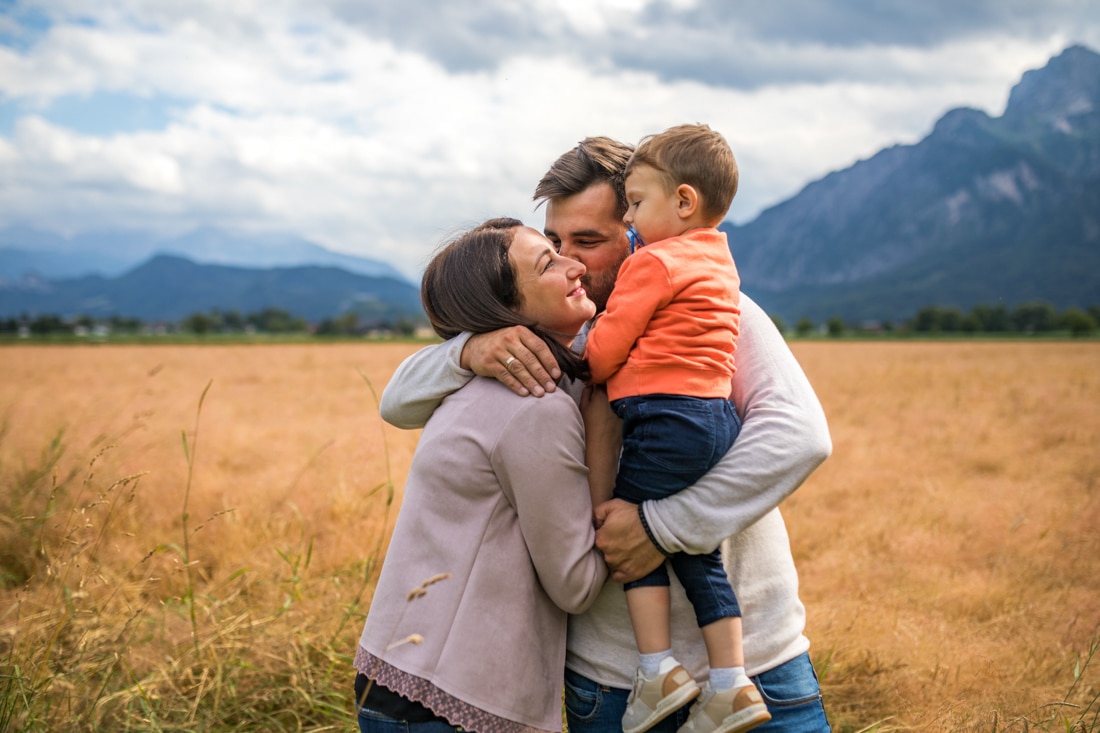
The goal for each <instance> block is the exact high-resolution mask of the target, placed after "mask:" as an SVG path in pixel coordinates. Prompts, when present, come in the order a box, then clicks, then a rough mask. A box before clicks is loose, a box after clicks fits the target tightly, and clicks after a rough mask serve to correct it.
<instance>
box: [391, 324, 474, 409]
mask: <svg viewBox="0 0 1100 733" xmlns="http://www.w3.org/2000/svg"><path fill="white" fill-rule="evenodd" d="M469 339H470V335H469V334H466V333H464V334H460V335H458V336H455V337H454V338H453V339H450V340H449V341H444V342H443V343H441V344H432V345H431V346H425V347H424V348H422V349H420V350H419V351H417V352H416V353H415V354H413V355H412V356H410V357H408V358H407V359H405V361H403V362H401V365H400V366H398V367H397V370H396V371H395V372H394V373H393V376H392V377H390V381H389V384H387V385H386V388H385V389H384V390H382V399H381V400H380V401H379V405H378V410H379V412H380V413H381V415H382V419H383V420H385V421H386V422H388V423H389V424H390V425H393V426H394V427H398V428H404V429H406V430H412V429H415V428H422V427H424V424H425V423H427V422H428V418H430V417H431V416H432V413H433V412H435V408H437V407H439V403H440V402H442V401H443V398H444V397H446V396H447V395H449V394H451V393H452V392H457V391H458V390H460V389H462V388H463V387H464V386H466V383H467V382H469V381H470V380H471V379H473V378H474V373H473V372H472V371H470V370H469V369H463V368H462V366H461V363H460V362H461V355H462V349H463V347H464V346H465V345H466V342H467V341H468V340H469Z"/></svg>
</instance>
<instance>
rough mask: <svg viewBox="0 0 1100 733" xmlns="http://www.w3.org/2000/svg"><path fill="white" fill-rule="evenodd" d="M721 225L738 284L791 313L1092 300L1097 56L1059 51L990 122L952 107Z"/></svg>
mask: <svg viewBox="0 0 1100 733" xmlns="http://www.w3.org/2000/svg"><path fill="white" fill-rule="evenodd" d="M722 228H723V229H724V230H725V231H726V232H727V233H728V234H729V237H730V249H731V251H732V252H733V255H734V258H735V259H736V260H737V264H738V268H739V270H740V273H741V277H742V287H743V288H744V290H745V292H746V293H748V294H749V295H751V296H753V297H754V298H755V299H756V300H757V301H758V302H759V303H760V304H761V305H762V306H763V307H764V308H765V309H766V310H768V312H769V313H772V314H773V315H778V316H780V317H783V318H785V319H788V320H791V319H798V318H802V317H809V318H811V319H812V320H814V321H815V322H818V323H820V322H822V321H824V320H825V319H826V318H828V317H831V316H840V317H842V318H845V319H846V320H849V321H857V320H865V319H904V318H909V317H911V316H912V315H913V314H914V312H915V311H916V310H918V309H920V308H921V307H923V306H927V305H940V306H954V307H959V308H963V309H966V308H969V307H973V306H974V305H977V304H981V303H984V304H989V305H996V304H1004V305H1006V306H1013V305H1017V304H1020V303H1023V302H1026V301H1030V300H1044V301H1047V302H1049V303H1051V304H1052V305H1055V306H1056V307H1060V308H1065V307H1069V306H1078V307H1087V306H1091V305H1097V304H1100V55H1097V54H1096V53H1095V52H1093V51H1091V50H1089V49H1087V48H1085V47H1083V46H1073V47H1070V48H1068V49H1066V50H1065V51H1064V52H1063V53H1062V54H1060V55H1059V56H1056V57H1055V58H1053V59H1051V60H1050V62H1049V63H1048V64H1047V66H1046V67H1044V68H1042V69H1038V70H1033V71H1029V72H1027V73H1026V74H1024V76H1023V78H1022V79H1021V81H1020V82H1019V83H1018V84H1017V85H1016V86H1015V87H1014V88H1013V90H1012V93H1011V95H1010V97H1009V101H1008V104H1007V105H1006V108H1005V112H1004V114H1003V115H1002V116H1001V117H999V118H991V117H989V116H988V115H987V114H985V113H984V112H981V111H979V110H974V109H955V110H952V111H950V112H948V113H947V114H945V115H944V116H943V117H942V118H941V119H940V120H939V121H938V122H937V123H936V125H935V128H934V129H933V131H932V132H931V134H929V135H928V136H927V137H926V138H925V139H924V140H922V141H920V142H919V143H917V144H915V145H897V146H893V147H891V148H887V149H885V150H883V151H881V152H879V153H878V154H876V155H874V156H873V157H871V158H870V159H868V160H864V161H860V162H858V163H856V164H855V165H853V166H851V167H849V168H847V169H845V170H843V171H839V172H835V173H831V174H829V175H827V176H825V177H824V178H822V179H821V180H818V181H815V182H813V183H810V184H809V185H807V186H806V187H805V188H804V189H803V190H802V191H801V192H800V193H799V194H798V195H796V196H794V197H793V198H791V199H788V200H787V201H785V202H783V203H780V204H778V205H777V206H774V207H772V208H770V209H768V210H766V211H764V212H763V213H762V214H761V215H760V216H759V217H757V218H756V219H755V220H753V221H752V222H749V223H747V224H744V225H741V226H734V225H729V224H724V225H723V226H722Z"/></svg>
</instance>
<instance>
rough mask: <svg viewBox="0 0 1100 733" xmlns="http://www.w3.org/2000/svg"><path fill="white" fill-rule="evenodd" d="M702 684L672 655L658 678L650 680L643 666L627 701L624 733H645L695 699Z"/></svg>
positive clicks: (662, 661)
mask: <svg viewBox="0 0 1100 733" xmlns="http://www.w3.org/2000/svg"><path fill="white" fill-rule="evenodd" d="M698 694H699V685H697V684H695V680H693V679H692V678H691V675H690V674H688V673H687V670H686V669H684V668H683V667H681V666H680V663H679V662H677V661H676V660H675V659H673V658H672V657H668V658H666V659H663V660H661V666H660V668H659V671H658V674H657V677H656V679H652V680H647V679H646V678H645V676H644V675H642V670H641V668H639V669H638V671H636V672H635V673H634V689H633V690H632V691H631V692H630V698H629V699H628V700H627V701H626V713H625V714H624V715H623V733H642V731H646V730H649V729H650V728H652V727H653V726H655V725H657V723H659V722H661V721H662V720H664V719H665V718H667V717H668V716H669V715H672V714H673V713H674V712H676V711H677V710H679V709H680V708H681V707H682V706H683V705H685V704H687V703H688V702H690V701H692V700H694V699H695V698H696V696H697V695H698Z"/></svg>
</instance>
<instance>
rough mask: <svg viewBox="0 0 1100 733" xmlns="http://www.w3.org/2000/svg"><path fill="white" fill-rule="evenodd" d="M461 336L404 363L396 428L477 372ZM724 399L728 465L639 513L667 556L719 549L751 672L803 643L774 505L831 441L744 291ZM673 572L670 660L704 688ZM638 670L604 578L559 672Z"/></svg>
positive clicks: (614, 677) (392, 418) (617, 593)
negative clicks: (729, 426) (733, 429)
mask: <svg viewBox="0 0 1100 733" xmlns="http://www.w3.org/2000/svg"><path fill="white" fill-rule="evenodd" d="M467 338H468V337H467V336H465V335H464V336H460V337H458V338H455V339H451V340H450V341H448V342H445V343H442V344H437V345H433V346H428V347H426V348H424V349H421V350H420V351H419V352H417V353H416V354H413V355H412V356H410V357H409V358H408V359H406V360H405V362H404V363H403V364H401V366H400V367H398V369H397V371H396V372H395V373H394V375H393V378H392V379H391V380H390V383H389V385H388V386H387V387H386V389H385V391H384V392H383V393H382V400H381V412H382V418H383V419H384V420H386V421H387V422H389V423H391V424H392V425H395V426H397V427H401V428H419V427H422V426H423V425H424V423H425V422H427V419H428V417H429V416H431V414H432V412H433V411H434V409H435V408H436V407H437V406H438V405H439V403H440V401H441V400H442V399H443V397H444V396H446V395H447V394H449V393H451V392H453V391H455V390H456V389H458V388H460V387H461V386H462V385H464V384H465V383H466V382H468V381H469V380H470V379H471V378H472V377H473V376H474V375H473V372H470V371H467V370H465V369H462V368H461V367H460V366H459V355H460V354H461V353H462V347H463V346H464V345H465V342H466V339H467ZM730 398H731V399H732V400H733V401H734V403H735V404H736V405H737V406H738V410H739V413H740V415H741V418H742V421H743V426H742V429H741V433H740V435H739V436H738V437H737V440H736V441H735V442H734V444H733V447H732V448H731V449H730V450H729V452H728V453H727V454H726V456H725V458H723V459H722V460H721V461H719V462H718V464H717V465H716V466H715V467H714V468H713V469H711V471H710V472H709V473H708V474H707V475H706V476H704V477H703V478H702V479H701V480H700V481H699V482H698V483H696V484H695V485H694V486H692V487H690V488H688V489H684V490H683V491H680V492H679V493H677V494H675V495H673V496H670V497H668V498H666V499H662V500H661V501H656V502H654V501H650V502H646V503H645V505H644V509H645V513H646V519H647V520H648V522H649V526H650V528H651V529H652V531H653V533H654V535H655V537H656V539H657V541H658V542H659V543H660V544H661V546H662V547H664V549H665V550H667V551H669V552H690V553H695V554H698V553H703V552H709V551H711V550H713V549H714V548H716V547H718V546H719V545H721V546H722V556H723V559H724V561H725V564H726V570H727V572H728V574H729V578H730V582H731V583H732V584H733V588H734V591H735V592H736V594H737V600H738V603H739V604H740V606H741V611H742V614H743V615H742V623H743V634H744V647H745V666H746V671H747V672H748V674H749V675H756V674H760V673H761V672H765V671H767V670H770V669H773V668H775V667H777V666H779V665H780V664H783V663H785V662H788V661H790V660H791V659H794V658H795V657H797V656H798V655H799V654H802V653H803V652H805V651H807V650H808V649H809V646H810V642H809V640H808V639H807V638H806V636H805V634H804V633H803V632H804V630H805V618H806V611H805V608H804V606H803V605H802V601H801V600H799V597H798V574H797V572H796V570H795V566H794V559H793V558H792V556H791V548H790V541H789V539H788V536H787V528H786V525H785V524H784V523H783V517H782V515H781V514H780V513H779V508H778V507H779V503H780V502H781V501H783V499H785V498H786V497H788V496H789V495H790V494H791V493H792V492H793V491H794V490H795V489H797V488H798V487H799V486H800V485H801V484H802V482H803V481H805V480H806V478H807V477H808V476H809V475H810V473H811V472H812V471H813V470H814V469H815V468H817V466H819V465H820V464H821V463H822V461H824V460H825V459H826V458H827V457H828V456H829V454H830V452H831V451H832V443H831V441H830V438H829V429H828V425H827V423H826V421H825V414H824V411H823V410H822V408H821V403H820V402H819V401H818V399H817V396H816V395H815V394H814V391H813V388H812V387H811V386H810V383H809V380H807V379H806V375H805V373H804V372H803V371H802V368H801V367H800V366H799V365H798V362H797V360H796V359H795V358H794V355H793V354H792V353H791V351H790V349H789V348H788V346H787V344H786V342H785V341H784V340H783V337H782V335H781V334H780V333H779V332H778V331H777V330H776V328H775V326H774V325H773V324H772V322H771V320H770V319H769V318H768V316H767V314H765V313H764V311H763V310H761V308H760V307H759V306H758V305H756V303H754V302H753V301H752V300H751V299H750V298H748V297H746V296H745V295H744V294H742V296H741V334H740V338H739V340H738V344H737V372H736V373H735V374H734V377H733V381H732V391H731V395H730ZM528 399H536V398H533V397H532V398H528ZM671 575H672V576H673V580H672V583H673V592H672V619H673V627H672V648H673V652H674V654H675V655H676V657H677V659H679V661H680V662H681V663H683V664H684V665H685V666H686V667H687V668H688V669H689V670H690V671H691V672H692V674H693V675H695V677H696V678H697V679H699V680H700V681H701V680H703V679H705V676H706V669H707V660H706V649H705V647H704V646H703V640H702V636H701V635H700V633H699V628H698V627H697V626H696V624H695V614H694V612H693V611H692V608H691V605H690V603H688V601H687V598H686V597H685V595H684V592H683V589H682V588H681V587H680V586H679V584H678V583H677V581H676V580H675V574H674V573H673V574H671ZM637 663H638V652H637V648H636V646H635V643H634V636H633V631H632V630H631V625H630V618H629V615H628V614H627V610H626V601H625V598H624V594H623V590H622V586H621V585H619V584H618V583H614V582H609V583H607V584H606V585H605V586H604V588H603V591H602V592H601V593H600V596H599V597H598V598H597V600H596V602H595V603H594V604H593V605H592V607H591V608H589V609H588V611H587V612H585V613H583V614H580V615H577V616H572V617H570V622H569V636H568V649H567V653H566V666H567V667H568V668H569V669H571V670H573V671H575V672H578V673H580V674H583V675H584V676H586V677H589V678H591V679H593V680H595V681H597V682H599V683H601V684H605V685H609V686H612V687H618V688H624V689H628V688H630V686H631V684H632V678H633V673H634V669H635V667H636V666H637Z"/></svg>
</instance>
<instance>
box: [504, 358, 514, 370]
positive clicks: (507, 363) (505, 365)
mask: <svg viewBox="0 0 1100 733" xmlns="http://www.w3.org/2000/svg"><path fill="white" fill-rule="evenodd" d="M515 360H516V357H514V356H509V357H508V358H507V359H505V360H504V368H505V369H507V368H509V367H510V366H512V362H513V361H515Z"/></svg>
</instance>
